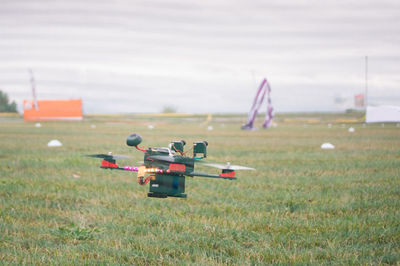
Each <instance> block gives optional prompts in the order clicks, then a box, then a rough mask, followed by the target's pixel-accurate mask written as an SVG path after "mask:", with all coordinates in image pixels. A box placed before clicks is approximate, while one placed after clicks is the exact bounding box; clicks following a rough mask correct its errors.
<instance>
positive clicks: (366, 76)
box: [365, 56, 368, 109]
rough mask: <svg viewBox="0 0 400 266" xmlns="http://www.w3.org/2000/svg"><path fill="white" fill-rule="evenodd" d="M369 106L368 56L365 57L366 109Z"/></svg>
mask: <svg viewBox="0 0 400 266" xmlns="http://www.w3.org/2000/svg"><path fill="white" fill-rule="evenodd" d="M367 106H368V56H365V109H367Z"/></svg>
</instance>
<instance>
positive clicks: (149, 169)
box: [87, 134, 255, 198]
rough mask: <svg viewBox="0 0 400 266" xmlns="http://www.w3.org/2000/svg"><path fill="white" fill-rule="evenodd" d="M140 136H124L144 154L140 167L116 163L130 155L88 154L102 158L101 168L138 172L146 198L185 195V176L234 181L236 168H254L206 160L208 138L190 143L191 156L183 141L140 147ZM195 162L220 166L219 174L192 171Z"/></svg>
mask: <svg viewBox="0 0 400 266" xmlns="http://www.w3.org/2000/svg"><path fill="white" fill-rule="evenodd" d="M141 142H142V137H141V136H140V135H138V134H131V135H129V136H128V137H127V139H126V144H127V145H128V146H132V147H135V148H136V149H137V150H139V151H142V152H143V153H144V160H143V163H142V164H141V166H123V167H121V166H119V165H118V164H117V163H116V160H117V159H127V158H130V157H129V156H124V155H114V154H112V153H111V152H109V153H108V154H91V155H87V156H89V157H94V158H101V159H103V160H102V162H101V165H100V168H103V169H110V170H122V171H133V172H137V178H138V183H139V185H142V186H144V185H146V184H148V183H149V182H150V190H149V193H148V194H147V196H148V197H156V198H167V197H180V198H186V197H187V195H186V194H185V176H189V177H194V176H199V177H207V178H220V179H227V180H235V179H236V177H235V171H236V170H255V169H254V168H250V167H245V166H240V165H231V164H230V163H227V164H216V163H206V162H204V161H202V159H204V158H206V157H207V146H208V143H207V141H198V142H194V143H193V157H189V156H187V152H184V146H185V145H186V142H185V141H184V140H180V141H172V142H171V143H170V144H169V147H168V148H147V149H145V148H141V147H139V144H140V143H141ZM195 163H201V164H203V165H206V166H209V167H214V168H218V169H221V170H222V172H221V173H220V174H218V175H217V174H208V173H201V172H195V170H194V165H195Z"/></svg>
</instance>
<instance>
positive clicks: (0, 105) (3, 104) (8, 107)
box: [0, 90, 17, 113]
mask: <svg viewBox="0 0 400 266" xmlns="http://www.w3.org/2000/svg"><path fill="white" fill-rule="evenodd" d="M16 112H17V104H16V103H15V101H13V102H12V103H10V102H9V99H8V95H7V93H5V92H3V91H1V90H0V113H16Z"/></svg>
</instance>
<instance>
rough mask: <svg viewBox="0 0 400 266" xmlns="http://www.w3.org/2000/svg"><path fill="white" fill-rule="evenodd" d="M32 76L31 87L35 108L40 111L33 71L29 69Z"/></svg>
mask: <svg viewBox="0 0 400 266" xmlns="http://www.w3.org/2000/svg"><path fill="white" fill-rule="evenodd" d="M28 71H29V73H30V75H31V87H32V98H33V104H34V106H35V109H36V110H38V109H39V106H38V103H37V98H36V86H35V78H34V77H33V71H32V69H30V68H29V69H28Z"/></svg>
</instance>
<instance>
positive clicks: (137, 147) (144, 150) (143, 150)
mask: <svg viewBox="0 0 400 266" xmlns="http://www.w3.org/2000/svg"><path fill="white" fill-rule="evenodd" d="M135 147H136V149H138V150H139V151H142V152H146V149H142V148H140V147H139V146H135Z"/></svg>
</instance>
